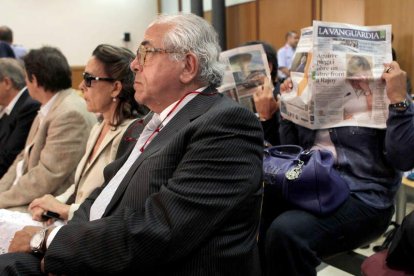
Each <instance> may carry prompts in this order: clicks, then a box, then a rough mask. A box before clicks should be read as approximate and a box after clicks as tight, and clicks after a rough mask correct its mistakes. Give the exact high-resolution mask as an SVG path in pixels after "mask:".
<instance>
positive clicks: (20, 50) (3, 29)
mask: <svg viewBox="0 0 414 276" xmlns="http://www.w3.org/2000/svg"><path fill="white" fill-rule="evenodd" d="M0 40H1V41H4V42H6V43H7V44H9V45H10V47H11V48H12V50H13V52H14V55H15V56H16V59H18V60H19V61H21V60H22V59H23V57H24V56H25V55H26V54H27V49H26V48H25V47H23V46H21V45H17V44H13V31H12V29H10V28H9V27H7V26H0Z"/></svg>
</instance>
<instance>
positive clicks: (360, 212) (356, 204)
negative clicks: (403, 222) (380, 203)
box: [265, 196, 394, 275]
mask: <svg viewBox="0 0 414 276" xmlns="http://www.w3.org/2000/svg"><path fill="white" fill-rule="evenodd" d="M393 211H394V209H393V207H390V208H388V209H385V210H379V209H375V208H372V207H370V206H368V205H366V204H364V203H363V202H361V201H360V200H358V199H356V198H354V197H352V196H351V197H350V198H349V199H348V200H347V201H346V202H345V203H344V204H343V205H342V206H341V207H340V208H339V209H338V210H336V211H335V212H334V213H333V214H331V215H329V216H325V217H317V216H314V215H312V214H310V213H307V212H305V211H301V210H290V211H287V212H284V213H283V214H281V215H280V216H278V217H277V218H276V219H275V220H274V221H273V223H272V224H271V226H270V227H269V229H268V231H267V233H266V241H265V255H266V268H267V275H316V266H318V265H319V264H320V262H321V261H320V257H323V256H329V255H333V254H336V253H339V252H343V251H348V250H352V249H354V248H357V247H359V246H360V245H362V244H364V243H366V242H369V241H371V240H373V239H375V238H376V237H378V236H380V235H381V234H382V233H383V232H384V231H385V230H386V228H387V226H388V224H389V221H390V219H391V217H392V214H393Z"/></svg>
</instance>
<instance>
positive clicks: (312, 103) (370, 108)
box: [280, 21, 392, 129]
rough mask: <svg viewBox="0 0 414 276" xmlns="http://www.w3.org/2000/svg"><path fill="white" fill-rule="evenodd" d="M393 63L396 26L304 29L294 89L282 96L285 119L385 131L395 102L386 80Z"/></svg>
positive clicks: (309, 125) (318, 125)
mask: <svg viewBox="0 0 414 276" xmlns="http://www.w3.org/2000/svg"><path fill="white" fill-rule="evenodd" d="M391 61H392V54H391V25H383V26H370V27H366V26H356V25H350V24H341V23H331V22H321V21H314V22H313V26H312V27H307V28H303V29H302V30H301V37H300V41H299V43H298V46H297V48H296V52H295V56H294V59H293V62H292V66H291V78H292V82H293V89H292V91H291V92H288V93H282V96H281V103H280V111H281V114H282V116H283V117H284V118H286V119H288V120H290V121H293V122H294V123H296V124H299V125H302V126H304V127H307V128H310V129H324V128H332V127H341V126H362V127H371V128H380V129H381V128H385V126H386V125H385V123H386V118H387V117H388V108H387V107H388V103H389V102H388V98H387V95H386V91H385V83H384V82H383V81H382V80H381V75H382V73H383V71H384V63H389V62H391Z"/></svg>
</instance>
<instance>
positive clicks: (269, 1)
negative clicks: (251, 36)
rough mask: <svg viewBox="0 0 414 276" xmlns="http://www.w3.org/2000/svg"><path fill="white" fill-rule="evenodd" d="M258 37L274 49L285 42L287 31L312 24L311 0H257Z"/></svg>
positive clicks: (297, 29) (298, 29)
mask: <svg viewBox="0 0 414 276" xmlns="http://www.w3.org/2000/svg"><path fill="white" fill-rule="evenodd" d="M256 2H257V4H258V18H257V20H258V22H259V23H258V24H259V31H258V33H259V39H261V40H265V41H267V42H269V43H270V44H272V45H273V46H274V47H275V49H276V50H277V49H278V48H280V47H282V46H283V45H284V44H285V34H286V33H287V32H288V31H291V30H296V31H298V32H300V29H301V28H303V27H307V26H310V25H312V11H313V4H314V1H312V0H289V1H286V0H278V1H275V0H258V1H256Z"/></svg>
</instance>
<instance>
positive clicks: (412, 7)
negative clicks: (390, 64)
mask: <svg viewBox="0 0 414 276" xmlns="http://www.w3.org/2000/svg"><path fill="white" fill-rule="evenodd" d="M413 11H414V1H412V0H410V1H407V0H393V1H388V0H365V24H366V25H379V24H392V31H393V33H394V42H393V47H394V49H395V50H396V52H397V61H398V63H400V65H401V67H402V68H403V69H404V70H405V71H407V74H408V76H409V77H410V79H411V81H413V80H414V66H413V45H414V19H413V15H412V13H413Z"/></svg>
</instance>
